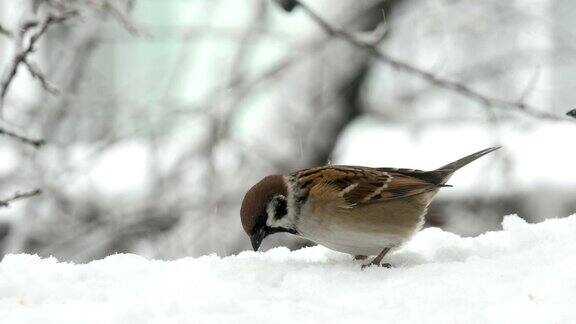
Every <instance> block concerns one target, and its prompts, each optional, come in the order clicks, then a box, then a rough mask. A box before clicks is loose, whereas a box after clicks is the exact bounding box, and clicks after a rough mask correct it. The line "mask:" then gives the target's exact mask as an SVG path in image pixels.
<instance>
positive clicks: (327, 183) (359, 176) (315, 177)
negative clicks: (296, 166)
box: [294, 166, 437, 208]
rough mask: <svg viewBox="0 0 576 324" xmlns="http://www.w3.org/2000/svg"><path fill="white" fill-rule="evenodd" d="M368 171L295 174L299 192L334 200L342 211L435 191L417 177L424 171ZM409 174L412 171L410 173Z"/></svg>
mask: <svg viewBox="0 0 576 324" xmlns="http://www.w3.org/2000/svg"><path fill="white" fill-rule="evenodd" d="M393 170H394V169H383V168H379V169H377V168H367V167H354V166H325V167H318V168H313V169H307V170H303V171H299V172H296V173H294V175H295V176H296V177H297V178H298V180H299V182H300V184H301V188H302V191H303V192H302V193H303V194H305V195H308V193H309V192H310V191H312V190H313V191H314V194H315V196H316V197H323V198H324V199H331V200H334V203H336V204H337V205H341V207H343V208H353V207H355V206H358V205H362V204H369V203H376V202H378V201H384V200H390V199H399V198H403V197H408V196H412V195H417V194H420V193H423V192H426V191H430V190H433V189H435V188H437V185H435V184H433V183H430V182H427V181H426V180H424V179H421V178H420V177H418V176H419V175H421V174H422V173H424V172H423V171H419V170H414V175H415V176H412V175H411V174H410V173H409V172H403V171H409V170H398V171H393ZM410 171H412V170H410Z"/></svg>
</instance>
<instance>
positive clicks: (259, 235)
mask: <svg viewBox="0 0 576 324" xmlns="http://www.w3.org/2000/svg"><path fill="white" fill-rule="evenodd" d="M264 237H266V232H265V231H264V230H259V231H256V232H255V233H254V234H252V235H250V242H252V248H253V249H254V251H258V249H259V248H260V244H262V240H263V239H264Z"/></svg>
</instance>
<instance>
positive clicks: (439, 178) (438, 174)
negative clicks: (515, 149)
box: [430, 146, 502, 184]
mask: <svg viewBox="0 0 576 324" xmlns="http://www.w3.org/2000/svg"><path fill="white" fill-rule="evenodd" d="M501 147H502V146H494V147H490V148H487V149H485V150H482V151H479V152H476V153H473V154H470V155H468V156H465V157H463V158H461V159H459V160H456V161H454V162H452V163H448V164H446V165H445V166H442V167H440V168H438V169H436V170H434V171H431V172H430V173H431V174H433V175H434V178H435V179H434V180H435V183H438V184H444V183H446V181H448V179H450V177H451V176H452V174H453V173H454V172H455V171H456V170H458V169H460V168H462V167H463V166H465V165H467V164H469V163H471V162H473V161H475V160H477V159H479V158H481V157H482V156H484V155H486V154H488V153H490V152H493V151H496V150H497V149H499V148H501Z"/></svg>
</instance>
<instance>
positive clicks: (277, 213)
mask: <svg viewBox="0 0 576 324" xmlns="http://www.w3.org/2000/svg"><path fill="white" fill-rule="evenodd" d="M287 208H288V204H287V203H286V198H285V197H284V196H277V197H274V218H276V219H280V218H282V217H284V216H286V214H287V213H288V210H287Z"/></svg>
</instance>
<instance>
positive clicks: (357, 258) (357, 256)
mask: <svg viewBox="0 0 576 324" xmlns="http://www.w3.org/2000/svg"><path fill="white" fill-rule="evenodd" d="M366 259H368V256H367V255H361V254H359V255H355V256H354V260H356V261H358V260H366Z"/></svg>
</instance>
